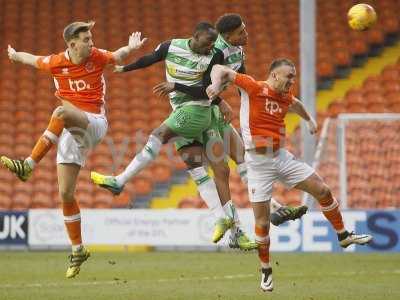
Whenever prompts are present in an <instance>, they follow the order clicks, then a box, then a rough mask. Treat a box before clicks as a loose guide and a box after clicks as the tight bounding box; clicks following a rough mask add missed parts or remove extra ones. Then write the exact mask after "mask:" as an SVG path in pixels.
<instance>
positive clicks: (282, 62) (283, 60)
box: [269, 58, 295, 73]
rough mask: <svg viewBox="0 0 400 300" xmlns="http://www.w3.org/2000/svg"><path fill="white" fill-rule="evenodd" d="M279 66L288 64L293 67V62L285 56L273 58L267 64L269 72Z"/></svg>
mask: <svg viewBox="0 0 400 300" xmlns="http://www.w3.org/2000/svg"><path fill="white" fill-rule="evenodd" d="M280 66H290V67H295V65H294V63H293V62H292V61H291V60H290V59H287V58H278V59H275V60H274V61H273V62H272V63H271V64H270V66H269V73H271V72H272V71H273V70H275V69H276V68H278V67H280Z"/></svg>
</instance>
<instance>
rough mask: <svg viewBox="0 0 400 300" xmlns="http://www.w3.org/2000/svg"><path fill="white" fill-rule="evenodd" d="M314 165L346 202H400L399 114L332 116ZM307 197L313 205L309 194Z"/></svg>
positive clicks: (383, 204)
mask: <svg viewBox="0 0 400 300" xmlns="http://www.w3.org/2000/svg"><path fill="white" fill-rule="evenodd" d="M313 167H314V168H315V169H316V170H317V172H318V173H319V174H320V175H321V176H322V178H323V179H325V180H326V182H327V183H328V185H329V186H331V188H332V191H333V193H334V195H335V196H336V197H337V198H338V200H339V202H340V204H341V207H342V208H356V209H357V208H394V207H399V206H400V114H394V113H351V114H340V115H339V116H338V118H336V119H330V118H327V119H326V120H325V122H324V125H323V129H322V130H321V134H320V138H319V142H318V145H317V151H316V153H315V157H314V162H313ZM303 202H304V203H306V204H308V205H311V206H312V204H313V203H312V202H311V199H310V197H308V196H305V197H304V198H303Z"/></svg>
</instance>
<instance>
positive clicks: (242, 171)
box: [236, 162, 247, 184]
mask: <svg viewBox="0 0 400 300" xmlns="http://www.w3.org/2000/svg"><path fill="white" fill-rule="evenodd" d="M236 172H238V174H239V176H240V178H241V179H242V182H243V183H244V184H247V165H246V163H245V162H244V163H241V164H238V165H237V166H236Z"/></svg>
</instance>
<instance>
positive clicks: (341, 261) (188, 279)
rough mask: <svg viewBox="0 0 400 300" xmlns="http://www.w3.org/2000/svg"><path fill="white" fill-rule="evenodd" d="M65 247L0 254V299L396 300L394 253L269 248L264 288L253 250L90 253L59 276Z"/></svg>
mask: <svg viewBox="0 0 400 300" xmlns="http://www.w3.org/2000/svg"><path fill="white" fill-rule="evenodd" d="M67 255H68V254H67V253H65V252H0V299H1V300H11V299H12V300H17V299H21V300H22V299H23V300H27V299H35V300H36V299H38V300H39V299H40V300H47V299H54V300H62V299H68V300H70V299H82V300H83V299H85V300H88V299H89V300H91V299H96V300H103V299H104V300H105V299H107V300H111V299H113V300H116V299H124V300H126V299H132V300H133V299H140V300H142V299H157V300H164V299H171V300H172V299H173V300H178V299H185V300H187V299H190V300H197V299H199V300H200V299H201V300H205V299H217V300H221V299H229V300H231V299H232V300H235V299H240V300H244V299H252V300H254V299H266V298H268V299H285V300H291V299H306V300H318V299H324V300H328V299H341V300H342V299H346V300H352V299H357V300H359V299H385V300H389V299H400V254H389V253H386V254H316V253H307V254H298V253H290V254H276V253H273V256H272V257H273V266H274V268H273V271H274V273H273V274H274V286H275V289H274V291H273V292H272V293H263V292H261V290H260V289H259V280H260V274H259V270H258V259H257V255H256V253H255V252H252V253H241V252H225V253H204V252H203V253H198V252H151V253H92V257H91V258H90V259H89V260H88V261H87V262H86V263H85V264H84V265H83V267H82V269H81V273H80V274H79V275H78V277H76V278H75V279H66V278H65V277H64V276H65V271H66V266H67V264H66V257H67Z"/></svg>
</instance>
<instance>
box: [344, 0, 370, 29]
mask: <svg viewBox="0 0 400 300" xmlns="http://www.w3.org/2000/svg"><path fill="white" fill-rule="evenodd" d="M347 19H348V22H349V26H350V28H351V29H354V30H357V31H363V30H367V29H369V28H371V27H372V26H373V25H374V24H375V23H376V19H377V15H376V12H375V9H374V8H373V7H372V6H371V5H368V4H365V3H360V4H356V5H354V6H352V7H351V8H350V9H349V11H348V13H347Z"/></svg>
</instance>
